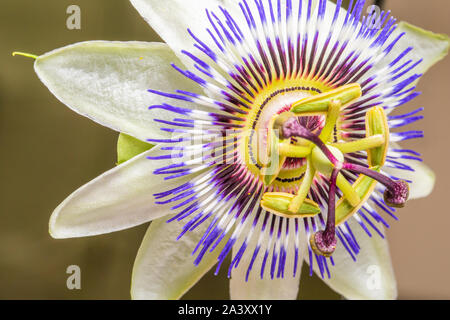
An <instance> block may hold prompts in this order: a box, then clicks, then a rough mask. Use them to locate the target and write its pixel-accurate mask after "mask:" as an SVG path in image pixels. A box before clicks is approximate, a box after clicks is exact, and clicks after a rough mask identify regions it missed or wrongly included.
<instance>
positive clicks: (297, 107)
mask: <svg viewBox="0 0 450 320" xmlns="http://www.w3.org/2000/svg"><path fill="white" fill-rule="evenodd" d="M361 95H362V91H361V86H360V85H359V84H358V83H351V84H347V85H345V86H342V87H339V88H337V89H333V90H330V91H327V92H324V93H320V94H317V95H315V96H311V97H308V98H305V99H302V100H299V101H297V102H295V103H294V104H292V107H291V112H294V113H295V114H302V115H308V114H314V113H325V112H327V111H328V110H329V107H330V102H331V101H332V100H337V101H339V102H340V103H341V105H342V106H344V105H346V104H349V103H350V102H352V101H354V100H356V99H358V98H359V97H361Z"/></svg>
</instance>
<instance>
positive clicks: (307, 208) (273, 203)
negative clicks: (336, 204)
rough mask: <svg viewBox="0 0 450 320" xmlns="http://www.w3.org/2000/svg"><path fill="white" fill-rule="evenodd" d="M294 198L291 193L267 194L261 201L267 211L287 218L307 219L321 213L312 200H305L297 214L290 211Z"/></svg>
mask: <svg viewBox="0 0 450 320" xmlns="http://www.w3.org/2000/svg"><path fill="white" fill-rule="evenodd" d="M293 198H294V195H293V194H290V193H285V192H266V193H265V194H264V195H263V197H262V199H261V206H262V207H263V208H264V209H265V210H267V211H269V212H271V213H273V214H275V215H278V216H282V217H285V218H306V217H313V216H315V215H317V214H318V213H320V208H319V205H318V204H317V203H315V202H314V201H312V200H310V199H305V200H304V201H303V203H302V205H301V207H300V208H299V210H297V212H295V213H293V212H291V211H289V209H288V208H289V205H290V203H291V201H292V199H293Z"/></svg>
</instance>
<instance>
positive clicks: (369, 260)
mask: <svg viewBox="0 0 450 320" xmlns="http://www.w3.org/2000/svg"><path fill="white" fill-rule="evenodd" d="M348 223H349V225H350V226H351V228H352V232H353V234H354V235H355V237H356V240H357V241H358V244H359V245H360V247H361V251H360V253H359V254H358V255H357V256H356V259H357V261H356V262H354V261H353V260H352V259H351V258H350V255H349V254H348V252H347V251H346V250H345V248H344V247H343V246H342V244H341V243H340V242H339V244H338V246H337V248H336V251H335V252H334V253H333V259H334V262H335V266H334V267H333V266H331V264H329V266H331V267H330V272H331V279H328V278H327V277H326V276H325V279H324V280H323V281H324V282H325V283H326V284H327V285H328V286H330V288H332V289H333V290H334V291H336V292H338V293H340V294H341V295H343V296H344V297H345V298H347V299H351V300H363V299H364V300H365V299H370V300H390V299H396V298H397V285H396V281H395V275H394V271H393V269H392V264H391V258H390V255H389V247H388V243H387V241H386V240H384V239H382V238H381V237H380V236H378V235H377V234H376V233H375V232H373V235H372V238H370V237H369V236H368V235H367V234H366V233H365V232H364V231H363V229H362V228H361V227H360V226H359V225H358V223H357V222H356V221H355V220H354V219H349V220H348ZM379 228H380V230H381V231H382V227H381V226H379ZM314 271H315V272H316V273H317V274H318V275H319V277H320V271H319V269H318V267H317V264H316V263H315V264H314Z"/></svg>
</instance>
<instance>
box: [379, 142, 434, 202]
mask: <svg viewBox="0 0 450 320" xmlns="http://www.w3.org/2000/svg"><path fill="white" fill-rule="evenodd" d="M389 147H390V149H402V147H401V146H400V145H399V144H398V143H396V142H391V144H390V146H389ZM397 161H399V162H401V163H403V164H405V165H407V166H409V167H411V168H412V169H413V170H414V171H407V170H401V169H396V168H389V167H387V166H384V167H383V171H384V172H385V173H387V174H389V175H391V176H394V177H397V178H399V179H403V180H409V181H412V183H410V184H409V199H418V198H424V197H427V196H428V195H430V193H431V192H432V191H433V188H434V184H435V182H436V175H435V174H434V172H433V170H431V168H429V167H428V166H427V165H426V164H424V163H422V162H419V161H414V160H409V159H399V160H397Z"/></svg>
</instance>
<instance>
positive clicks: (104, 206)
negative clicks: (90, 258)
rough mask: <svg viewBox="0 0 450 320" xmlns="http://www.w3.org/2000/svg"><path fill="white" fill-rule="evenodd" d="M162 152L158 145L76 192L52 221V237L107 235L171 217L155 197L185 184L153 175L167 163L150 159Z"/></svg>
mask: <svg viewBox="0 0 450 320" xmlns="http://www.w3.org/2000/svg"><path fill="white" fill-rule="evenodd" d="M161 153H162V152H161V151H159V150H158V146H156V147H154V148H153V149H151V150H149V151H146V152H144V153H142V154H140V155H138V156H136V157H134V158H133V159H131V160H129V161H127V162H124V163H123V164H121V165H119V166H117V167H115V168H113V169H111V170H109V171H107V172H105V173H103V174H102V175H100V176H98V177H97V178H95V179H94V180H92V181H90V182H89V183H87V184H85V185H84V186H82V187H81V188H79V189H78V190H76V191H75V192H74V193H72V194H71V195H70V196H69V197H68V198H66V199H65V200H64V201H63V202H62V203H61V204H60V205H59V206H58V207H57V208H56V209H55V211H54V212H53V214H52V216H51V218H50V224H49V229H50V234H51V235H52V237H54V238H72V237H83V236H91V235H97V234H103V233H108V232H113V231H118V230H123V229H127V228H131V227H133V226H136V225H139V224H142V223H145V222H148V221H150V220H153V219H156V218H159V217H162V216H164V215H166V214H169V213H170V209H169V207H170V206H169V205H159V204H154V197H153V194H154V193H157V192H161V191H164V190H169V189H170V188H171V187H172V188H173V187H174V186H176V185H180V184H182V183H183V181H180V180H179V179H173V180H169V181H163V177H161V175H154V174H153V170H155V169H157V168H159V167H161V166H163V165H164V164H163V162H162V161H158V160H149V159H147V158H146V157H147V156H157V155H159V154H161ZM189 178H191V177H189ZM184 182H185V181H184ZM173 205H174V204H173V203H172V206H173Z"/></svg>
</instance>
